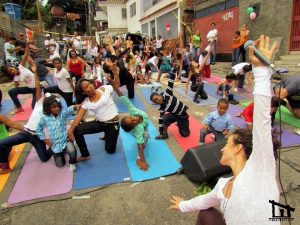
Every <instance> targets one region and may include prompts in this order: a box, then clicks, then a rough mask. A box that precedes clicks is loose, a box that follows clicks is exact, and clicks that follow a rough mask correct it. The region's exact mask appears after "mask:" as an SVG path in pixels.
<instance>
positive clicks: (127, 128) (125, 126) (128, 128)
mask: <svg viewBox="0 0 300 225" xmlns="http://www.w3.org/2000/svg"><path fill="white" fill-rule="evenodd" d="M125 118H126V117H124V118H122V119H121V123H120V125H121V127H122V129H123V130H124V131H125V132H130V131H131V130H132V128H133V127H132V126H131V125H130V124H129V123H126V119H125Z"/></svg>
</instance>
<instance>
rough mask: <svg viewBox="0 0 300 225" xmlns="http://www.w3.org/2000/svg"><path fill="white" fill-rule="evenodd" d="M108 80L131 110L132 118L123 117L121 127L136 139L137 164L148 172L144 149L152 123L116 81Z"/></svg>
mask: <svg viewBox="0 0 300 225" xmlns="http://www.w3.org/2000/svg"><path fill="white" fill-rule="evenodd" d="M107 80H108V82H109V83H110V84H111V86H112V87H113V88H114V90H115V91H116V92H117V94H118V96H119V97H120V100H121V102H122V103H123V104H124V105H126V107H127V108H128V110H129V113H130V116H125V117H123V119H122V120H121V127H122V128H123V130H124V131H125V132H131V133H132V134H133V135H134V137H135V138H136V142H137V145H138V150H139V155H138V158H137V161H136V163H137V165H138V167H139V168H140V169H141V170H144V171H146V170H148V168H149V164H148V163H147V161H146V159H145V155H144V149H145V147H146V143H147V140H148V139H149V133H148V125H149V123H150V119H149V117H148V115H147V114H146V113H145V112H144V111H142V110H139V109H137V108H136V107H135V106H134V105H133V104H132V102H131V101H130V100H129V99H128V98H127V97H126V96H124V94H123V92H122V91H121V90H120V89H119V87H118V86H117V84H116V83H115V81H114V80H112V79H111V78H110V77H108V78H107Z"/></svg>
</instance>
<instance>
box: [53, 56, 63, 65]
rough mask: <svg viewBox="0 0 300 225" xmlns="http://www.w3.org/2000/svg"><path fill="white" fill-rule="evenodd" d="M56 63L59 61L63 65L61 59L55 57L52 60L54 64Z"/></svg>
mask: <svg viewBox="0 0 300 225" xmlns="http://www.w3.org/2000/svg"><path fill="white" fill-rule="evenodd" d="M55 61H58V62H60V63H62V60H61V58H59V57H55V58H54V59H53V60H52V62H53V64H54V62H55Z"/></svg>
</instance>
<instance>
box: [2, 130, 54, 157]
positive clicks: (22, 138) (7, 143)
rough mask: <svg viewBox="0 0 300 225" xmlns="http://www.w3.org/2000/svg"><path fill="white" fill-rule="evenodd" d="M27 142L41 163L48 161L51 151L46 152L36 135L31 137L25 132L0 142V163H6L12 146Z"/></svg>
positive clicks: (44, 145)
mask: <svg viewBox="0 0 300 225" xmlns="http://www.w3.org/2000/svg"><path fill="white" fill-rule="evenodd" d="M27 142H29V143H30V144H32V145H33V147H34V148H35V150H36V152H37V154H38V156H39V158H40V160H41V161H42V162H46V161H48V159H49V158H50V157H51V156H52V154H53V152H52V151H51V149H48V150H47V149H46V144H45V143H44V142H43V141H42V140H40V139H39V137H38V136H37V135H32V134H31V133H29V132H27V131H22V132H20V133H18V134H15V135H13V136H10V137H7V138H5V139H3V140H1V141H0V163H7V162H8V157H9V153H10V150H11V148H12V147H13V146H15V145H19V144H23V143H27Z"/></svg>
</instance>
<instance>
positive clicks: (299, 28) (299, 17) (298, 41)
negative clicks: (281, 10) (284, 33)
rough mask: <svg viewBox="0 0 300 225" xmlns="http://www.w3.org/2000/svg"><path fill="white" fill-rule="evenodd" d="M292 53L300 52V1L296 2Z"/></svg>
mask: <svg viewBox="0 0 300 225" xmlns="http://www.w3.org/2000/svg"><path fill="white" fill-rule="evenodd" d="M290 50H291V51H300V0H294V3H293V17H292V30H291V43H290Z"/></svg>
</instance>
